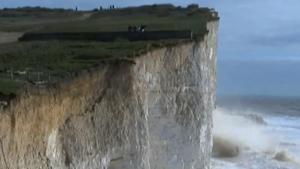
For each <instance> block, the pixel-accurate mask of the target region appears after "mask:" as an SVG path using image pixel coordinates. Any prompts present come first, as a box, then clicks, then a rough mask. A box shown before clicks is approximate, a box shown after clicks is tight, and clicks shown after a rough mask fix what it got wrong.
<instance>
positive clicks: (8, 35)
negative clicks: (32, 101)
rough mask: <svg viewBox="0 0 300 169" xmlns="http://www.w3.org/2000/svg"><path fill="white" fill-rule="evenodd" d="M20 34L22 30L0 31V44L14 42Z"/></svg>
mask: <svg viewBox="0 0 300 169" xmlns="http://www.w3.org/2000/svg"><path fill="white" fill-rule="evenodd" d="M22 35H23V33H22V32H0V44H4V43H11V42H16V41H18V38H19V37H21V36H22Z"/></svg>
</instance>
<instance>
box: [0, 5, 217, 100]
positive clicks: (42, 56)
mask: <svg viewBox="0 0 300 169" xmlns="http://www.w3.org/2000/svg"><path fill="white" fill-rule="evenodd" d="M218 19H219V18H218V14H217V13H216V12H215V11H214V10H212V9H209V8H199V7H198V6H197V5H190V6H188V7H186V8H183V7H175V6H173V5H169V4H165V5H150V6H141V7H127V8H121V9H116V8H112V9H104V8H100V7H99V8H97V9H95V10H93V11H76V10H65V9H47V8H40V7H35V8H30V7H26V8H17V9H2V10H0V37H1V38H0V96H1V95H8V94H10V93H18V91H20V89H21V88H22V86H23V85H24V84H28V83H30V84H34V85H45V84H53V83H56V82H58V81H60V80H62V79H64V78H66V77H70V76H72V74H73V73H74V72H78V71H80V70H83V69H87V68H89V67H93V66H97V65H98V64H99V63H101V62H105V61H107V60H115V59H120V58H125V59H130V58H132V57H136V56H139V55H141V54H144V53H146V52H147V51H149V50H152V49H155V48H160V47H164V46H167V45H174V44H176V43H179V42H180V41H182V40H160V41H133V42H132V41H128V40H124V39H120V40H116V41H113V42H97V41H76V42H74V41H29V42H18V41H16V40H17V38H18V37H20V36H21V35H22V34H23V33H26V32H73V33H74V32H111V31H127V29H128V25H137V26H138V25H147V28H146V31H164V30H168V31H180V30H191V31H192V32H193V33H194V35H195V37H196V38H201V37H203V35H204V34H206V32H207V30H206V24H207V22H209V21H213V20H218ZM6 42H9V43H6ZM0 101H1V97H0Z"/></svg>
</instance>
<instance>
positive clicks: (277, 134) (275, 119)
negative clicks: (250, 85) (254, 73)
mask: <svg viewBox="0 0 300 169" xmlns="http://www.w3.org/2000/svg"><path fill="white" fill-rule="evenodd" d="M213 118H214V128H213V130H214V148H213V158H212V169H300V97H299V98H298V97H282V96H280V97H277V96H222V97H218V99H217V108H216V110H215V111H214V114H213Z"/></svg>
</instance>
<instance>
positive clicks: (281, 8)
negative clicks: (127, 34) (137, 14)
mask: <svg viewBox="0 0 300 169" xmlns="http://www.w3.org/2000/svg"><path fill="white" fill-rule="evenodd" d="M153 3H173V4H176V5H183V6H184V5H187V4H190V3H198V4H200V6H209V7H214V8H216V9H217V10H218V11H219V13H220V16H221V21H220V33H219V50H218V57H219V62H218V66H219V68H218V69H219V71H218V72H219V73H218V77H219V78H218V82H219V83H218V86H219V88H218V93H219V94H220V95H227V94H243V95H248V94H259V95H300V89H298V88H299V87H298V86H300V78H299V77H298V76H299V75H298V74H300V69H298V68H297V67H300V54H299V49H300V29H299V27H300V18H299V16H300V10H299V7H300V1H299V0H185V1H182V0H173V1H170V0H139V1H136V0H0V7H16V6H48V7H64V8H74V7H75V6H76V5H78V6H79V8H81V9H92V8H95V7H97V6H100V5H101V6H109V5H111V4H114V5H115V6H137V5H143V4H153Z"/></svg>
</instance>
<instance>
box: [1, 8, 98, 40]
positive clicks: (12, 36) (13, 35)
mask: <svg viewBox="0 0 300 169" xmlns="http://www.w3.org/2000/svg"><path fill="white" fill-rule="evenodd" d="M92 14H93V13H92V12H91V13H85V14H83V15H82V16H80V17H78V18H74V20H80V21H83V20H86V19H89V18H90V17H91V16H92ZM68 21H70V20H66V21H63V22H68ZM38 29H39V27H37V28H36V30H38ZM31 31H32V30H31ZM23 34H24V33H23V32H1V31H0V44H4V43H12V42H16V41H18V38H20V37H21V36H22V35H23Z"/></svg>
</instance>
